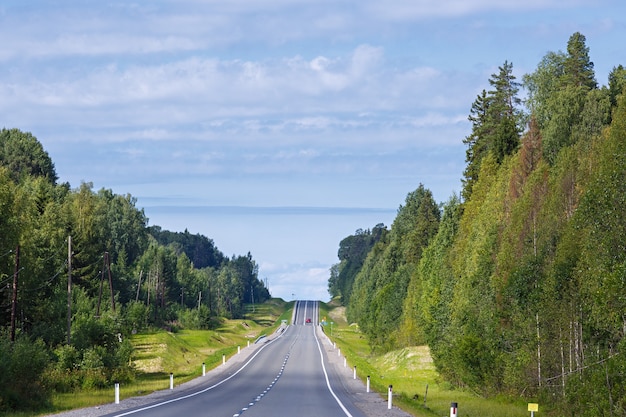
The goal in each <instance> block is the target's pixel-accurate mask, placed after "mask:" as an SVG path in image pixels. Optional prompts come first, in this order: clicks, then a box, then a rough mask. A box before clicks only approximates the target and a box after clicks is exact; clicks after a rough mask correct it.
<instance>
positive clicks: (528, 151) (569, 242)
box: [329, 33, 626, 416]
mask: <svg viewBox="0 0 626 417" xmlns="http://www.w3.org/2000/svg"><path fill="white" fill-rule="evenodd" d="M585 42H586V39H585V37H584V36H583V35H582V34H580V33H574V34H573V35H572V36H571V37H570V39H569V41H568V43H567V51H566V52H561V51H559V52H549V53H548V54H546V56H545V57H544V58H543V59H542V60H541V62H540V63H539V64H538V66H537V68H536V70H535V71H534V72H533V73H531V74H526V75H524V76H523V77H522V82H521V83H519V82H518V81H517V79H516V77H515V76H514V75H513V64H512V63H510V62H507V61H505V63H504V64H503V65H502V66H501V67H499V71H498V72H496V73H495V74H493V75H492V76H491V78H490V79H489V85H490V87H491V88H490V90H488V91H487V90H486V91H483V92H482V93H481V94H479V95H478V96H477V98H476V100H475V101H474V103H473V104H472V105H471V108H470V114H469V120H470V122H471V124H472V130H471V133H470V135H469V136H468V137H466V138H465V139H464V143H465V144H466V145H467V153H466V162H467V165H466V169H465V171H464V176H463V179H462V183H463V189H462V192H461V195H460V196H456V195H453V196H451V197H450V198H449V200H448V201H446V202H445V203H443V204H441V205H440V206H439V205H437V204H436V203H435V202H434V201H433V199H432V195H431V193H430V192H429V191H428V190H427V189H426V188H424V186H423V185H420V186H419V188H418V189H417V190H416V191H414V192H411V193H409V194H408V196H407V199H406V202H405V204H404V205H402V206H400V208H399V209H398V213H397V217H396V219H395V220H394V222H393V224H392V226H391V229H390V230H387V229H386V228H384V226H377V227H376V229H377V230H379V232H380V233H377V235H376V238H373V237H372V235H371V234H365V236H364V234H363V233H357V234H356V235H355V236H351V237H348V238H346V239H344V240H343V241H342V242H341V243H340V250H339V258H340V262H339V263H338V264H337V265H335V266H334V267H333V269H332V271H331V278H330V280H329V290H330V292H331V295H334V296H335V295H338V296H341V297H342V300H343V301H344V303H345V304H346V307H347V314H348V318H349V320H351V321H353V322H356V323H358V324H359V326H360V328H361V330H362V331H363V332H364V333H365V335H366V336H367V338H368V340H369V343H370V345H371V347H372V349H374V350H376V351H388V350H391V349H396V348H400V347H402V346H406V345H413V344H428V345H429V346H430V349H431V353H432V355H433V358H434V361H435V364H436V366H437V368H438V370H439V372H440V373H441V375H442V376H443V377H444V378H445V379H446V380H448V381H449V382H450V383H452V384H454V385H457V386H461V387H467V388H469V389H471V390H473V391H475V392H478V393H481V394H483V395H499V394H505V395H512V396H522V397H526V398H528V399H533V400H539V401H541V402H542V403H544V404H550V405H551V406H552V407H553V408H554V409H555V410H556V412H557V413H558V414H559V415H578V416H582V415H585V416H600V415H603V416H606V415H613V416H618V415H620V416H623V415H626V358H625V356H624V355H626V339H625V333H626V296H625V294H626V94H624V92H625V90H624V87H625V86H626V70H625V69H624V67H623V66H621V65H619V66H616V67H614V68H613V70H612V71H611V73H610V75H609V80H608V84H607V86H602V87H598V83H597V82H596V80H595V74H594V70H593V68H594V65H593V62H592V61H591V60H590V57H589V49H588V47H587V46H586V43H585ZM521 88H523V89H525V91H526V95H527V99H526V101H525V102H524V103H522V102H521V100H520V98H519V95H518V94H519V91H520V89H521ZM365 238H367V239H365ZM364 240H365V243H362V245H361V246H360V248H361V249H362V251H361V252H359V254H358V256H359V257H358V262H359V263H358V267H356V268H355V264H354V259H355V258H352V257H347V256H345V253H351V251H352V250H353V242H355V241H364Z"/></svg>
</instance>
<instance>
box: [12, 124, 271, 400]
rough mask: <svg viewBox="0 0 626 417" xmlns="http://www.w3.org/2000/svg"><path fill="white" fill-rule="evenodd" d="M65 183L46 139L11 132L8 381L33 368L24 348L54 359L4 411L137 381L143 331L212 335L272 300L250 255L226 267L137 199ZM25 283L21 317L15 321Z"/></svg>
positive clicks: (28, 376) (17, 390) (31, 375)
mask: <svg viewBox="0 0 626 417" xmlns="http://www.w3.org/2000/svg"><path fill="white" fill-rule="evenodd" d="M56 180H57V176H56V173H55V171H54V165H53V164H52V161H51V160H50V158H49V156H48V154H47V153H46V152H45V151H44V150H43V147H42V146H41V144H40V143H39V142H38V141H37V139H36V138H35V137H33V136H32V135H31V134H30V133H23V132H20V131H19V130H17V129H12V130H6V129H3V130H2V131H0V296H1V297H2V299H3V300H6V301H8V304H7V303H5V304H4V307H8V308H3V309H2V311H1V312H0V330H1V331H2V332H3V334H4V333H6V334H7V335H12V334H13V333H17V334H18V338H19V341H16V342H14V343H13V344H11V343H9V344H8V345H6V346H5V345H3V346H2V352H1V353H2V359H0V362H2V365H1V366H2V371H3V375H5V374H6V375H10V376H14V374H15V373H16V372H17V371H16V370H15V369H17V368H18V367H19V366H22V365H23V364H22V363H21V362H20V361H19V360H17V359H15V358H13V355H14V354H15V352H17V351H19V350H20V349H21V350H24V349H33V351H32V352H31V353H32V356H33V361H34V362H33V363H34V364H36V365H39V358H40V356H38V355H39V353H40V352H39V351H40V350H41V351H42V352H43V353H45V355H46V360H47V359H48V358H51V360H52V363H51V364H50V366H48V367H46V364H45V363H43V364H41V367H40V369H38V370H37V372H26V371H23V372H22V371H20V372H21V374H22V376H20V377H19V378H17V377H16V381H17V382H15V383H11V384H12V386H13V388H12V390H10V391H7V390H5V391H3V392H2V394H1V395H2V396H1V397H0V398H1V399H0V410H16V409H17V408H24V409H28V408H29V407H35V408H36V407H41V406H42V405H43V404H44V403H45V401H46V398H47V396H48V395H49V394H50V393H51V392H54V391H56V392H72V391H74V390H77V389H81V388H86V389H92V388H98V387H102V386H105V385H106V384H109V383H111V381H112V379H113V378H115V379H121V378H124V379H132V378H133V372H134V371H133V369H132V368H131V366H130V357H131V353H132V347H131V345H130V344H129V343H128V342H127V339H128V336H129V335H130V334H131V333H132V332H133V331H138V330H141V329H147V328H151V327H165V328H170V329H174V328H180V327H181V326H184V327H187V328H201V329H205V328H208V327H209V326H215V323H218V322H219V320H220V318H219V316H222V315H227V316H229V317H241V316H242V315H243V313H244V304H245V303H252V302H254V303H263V302H264V301H265V300H267V299H269V297H270V295H269V291H268V290H267V288H266V287H265V285H264V284H263V282H261V281H260V280H259V279H258V267H257V265H256V262H255V261H254V260H253V259H252V256H251V255H250V254H249V253H248V254H247V255H246V256H233V257H232V259H227V258H224V256H223V255H222V254H221V252H219V251H218V250H217V249H216V247H215V246H214V245H213V241H212V240H210V239H208V238H206V237H203V236H201V235H194V236H192V235H190V234H189V233H188V232H187V231H185V232H184V233H171V232H168V231H163V230H161V229H160V228H159V227H158V226H153V227H151V228H148V227H147V218H146V216H145V214H144V212H143V210H141V209H138V208H137V207H136V203H137V200H136V199H135V198H134V197H132V196H131V195H125V196H121V195H116V194H114V193H113V192H112V191H111V190H108V189H104V188H103V189H101V190H99V191H94V190H93V185H92V184H91V183H82V184H80V186H79V187H78V188H77V189H74V190H72V189H70V186H69V184H60V185H59V184H56ZM70 237H71V255H69V258H70V259H68V249H70V244H69V243H70V240H69V238H70ZM157 239H158V240H157ZM18 251H19V257H18ZM195 261H197V262H198V265H201V266H207V267H205V268H203V269H199V268H198V266H197V265H194V262H195ZM69 262H71V266H72V269H71V278H72V288H71V309H70V314H71V315H70V317H69V320H70V335H69V339H70V344H69V345H68V344H66V343H67V340H68V334H67V332H68V328H67V323H68V322H67V320H68V292H67V283H68V275H69V272H70V271H69V270H68V269H69V268H68V264H69ZM16 263H18V267H17V274H16V273H15V268H16V267H15V265H16ZM14 276H15V277H16V278H17V283H18V284H17V288H18V289H17V299H16V303H15V304H14V305H15V306H16V311H17V312H18V314H17V315H14V316H12V315H11V311H12V308H11V307H13V305H12V304H13V301H12V295H13V291H12V290H13V286H12V285H11V284H12V282H13V278H14ZM30 340H38V342H36V343H33V342H29V341H30ZM2 343H5V341H3V342H2ZM12 358H13V359H12ZM9 359H11V360H12V362H11V363H9V362H8V360H9ZM25 387H26V388H25ZM28 390H30V391H31V394H32V396H31V397H26V396H25V394H24V393H25V392H27V391H28Z"/></svg>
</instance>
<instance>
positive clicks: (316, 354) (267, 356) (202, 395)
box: [106, 301, 365, 417]
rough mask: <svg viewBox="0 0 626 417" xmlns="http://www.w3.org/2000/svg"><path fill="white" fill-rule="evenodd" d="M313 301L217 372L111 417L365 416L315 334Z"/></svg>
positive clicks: (301, 304)
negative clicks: (245, 356) (239, 359)
mask: <svg viewBox="0 0 626 417" xmlns="http://www.w3.org/2000/svg"><path fill="white" fill-rule="evenodd" d="M318 317H319V311H318V303H317V302H316V301H299V302H297V303H296V307H295V309H294V315H293V318H292V325H291V326H288V327H287V328H286V329H285V330H284V332H282V334H280V335H279V336H278V337H274V338H272V339H271V340H267V341H265V342H263V341H261V342H260V343H264V344H263V346H261V347H259V348H258V349H256V351H255V353H254V354H253V355H251V356H250V357H249V359H247V361H246V362H242V364H241V365H240V366H238V367H236V368H233V369H232V371H231V372H229V373H228V374H223V375H220V377H219V378H213V379H211V380H206V382H204V383H203V384H200V385H195V386H194V387H193V388H189V389H184V390H179V391H175V392H174V393H172V395H171V396H167V397H164V398H162V399H160V400H158V401H155V402H153V403H150V404H147V405H143V406H138V407H135V408H131V409H126V410H124V411H118V412H114V413H110V414H106V416H109V417H113V416H116V417H122V416H133V417H144V416H150V417H166V416H168V417H169V416H180V417H183V416H184V417H195V416H198V417H199V416H202V417H213V416H215V417H218V416H219V417H231V416H233V417H234V416H242V417H270V416H272V417H273V416H279V415H280V416H291V415H293V416H298V417H309V416H311V417H313V416H315V417H317V416H338V417H343V416H348V417H365V414H363V413H362V412H361V411H360V410H359V409H358V408H356V407H355V405H354V404H353V403H352V400H351V397H350V394H349V393H347V392H346V390H345V386H344V385H343V384H342V383H341V382H340V376H339V375H338V374H337V372H336V370H335V368H333V367H329V366H328V365H327V364H328V358H327V357H326V352H325V349H323V348H322V341H321V340H320V339H319V338H318V336H317V334H316V326H317V323H318Z"/></svg>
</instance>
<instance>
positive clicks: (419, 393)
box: [20, 300, 529, 417]
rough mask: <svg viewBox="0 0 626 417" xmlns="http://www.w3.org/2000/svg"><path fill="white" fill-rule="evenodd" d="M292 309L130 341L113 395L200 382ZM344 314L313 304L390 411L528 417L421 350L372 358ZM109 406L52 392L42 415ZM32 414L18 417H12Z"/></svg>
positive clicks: (272, 307) (275, 306)
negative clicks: (124, 378) (456, 382)
mask: <svg viewBox="0 0 626 417" xmlns="http://www.w3.org/2000/svg"><path fill="white" fill-rule="evenodd" d="M292 307H293V303H282V302H279V301H276V300H273V301H270V302H268V303H266V304H263V305H256V306H255V308H254V310H255V311H254V312H252V311H251V310H249V311H248V314H247V317H248V318H247V319H245V320H228V321H225V322H223V323H222V325H221V326H220V328H218V329H215V330H210V331H200V330H183V331H179V332H176V333H169V332H165V331H158V332H151V333H142V334H138V335H135V336H133V339H132V340H133V344H134V346H135V348H136V353H135V357H134V364H135V366H136V368H137V370H138V371H139V372H138V373H137V377H136V379H135V381H133V383H132V384H127V385H123V386H121V388H120V397H121V398H122V399H124V398H128V397H133V396H138V395H146V394H148V393H150V392H153V391H156V390H161V389H167V388H168V387H169V374H170V372H172V373H174V383H175V385H178V384H181V383H183V382H186V381H189V380H191V379H193V378H195V377H198V376H200V375H201V374H202V363H203V362H204V363H205V364H206V367H207V370H208V369H212V368H214V367H216V366H218V365H219V364H220V363H221V362H222V355H226V357H227V358H228V357H230V356H231V355H233V354H235V353H236V352H237V346H242V347H244V346H246V345H247V341H248V340H250V341H251V343H252V342H253V341H254V340H255V339H256V338H257V337H258V336H260V335H262V334H269V333H271V332H272V331H274V329H275V328H276V327H277V326H278V324H279V323H280V321H281V320H282V319H288V320H289V319H290V318H291V309H292ZM344 311H345V310H344V308H343V307H340V306H338V305H336V304H335V303H332V302H331V303H329V304H324V303H321V309H320V316H321V317H320V319H321V318H323V317H326V318H327V321H328V322H330V321H332V322H333V326H332V327H333V328H332V339H333V341H335V342H336V343H337V345H338V346H339V347H340V348H341V352H342V354H344V355H345V356H346V358H347V360H348V363H349V364H350V367H352V366H354V365H356V366H357V374H358V376H359V378H361V379H365V378H366V377H367V375H370V381H371V386H372V389H373V390H375V391H376V392H379V393H386V392H387V388H388V386H389V385H393V391H394V405H397V406H399V407H401V408H403V409H404V410H406V411H407V412H409V413H410V414H412V415H414V416H417V417H432V416H446V415H449V413H450V403H451V402H457V403H458V404H459V415H460V416H465V417H471V416H482V417H500V416H511V417H518V416H519V417H522V416H524V417H527V416H528V415H529V413H528V411H526V410H527V403H526V402H525V401H518V402H511V401H509V400H504V399H485V398H482V397H480V396H477V395H475V394H473V393H471V392H467V391H464V390H458V389H454V388H453V387H451V386H450V385H449V384H447V383H445V382H444V381H442V380H441V378H440V377H439V375H438V373H437V371H436V370H435V367H434V365H433V363H432V359H431V357H430V354H429V351H428V348H427V347H425V346H419V347H410V348H404V349H400V350H397V351H393V352H390V353H387V354H385V355H374V354H372V352H371V349H370V348H369V346H368V344H367V341H366V339H365V337H364V336H363V335H362V334H361V332H360V331H359V330H358V327H357V326H356V325H350V324H349V323H347V322H346V319H345V314H344ZM329 327H330V326H327V328H326V332H327V334H329V335H330V328H329ZM426 387H428V392H426V389H427V388H426ZM385 398H386V397H385ZM112 401H113V390H112V388H111V389H104V390H95V391H82V392H78V393H71V394H58V395H56V396H55V397H54V398H53V407H54V409H53V410H48V412H47V413H51V412H59V411H64V410H68V409H75V408H82V407H90V406H95V405H98V404H105V403H109V402H112ZM32 415H33V414H20V417H30V416H32Z"/></svg>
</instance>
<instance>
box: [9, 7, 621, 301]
mask: <svg viewBox="0 0 626 417" xmlns="http://www.w3.org/2000/svg"><path fill="white" fill-rule="evenodd" d="M625 4H626V3H624V2H623V1H622V0H595V1H590V0H589V1H578V0H572V1H561V0H559V1H557V0H525V1H517V0H514V1H503V0H498V1H496V0H476V1H468V0H440V1H430V0H428V1H427V0H412V1H410V0H386V1H384V2H382V1H374V0H358V1H356V0H334V1H330V0H315V1H313V0H228V1H223V0H220V1H217V0H215V1H214V0H175V1H174V0H171V1H164V0H161V1H159V0H155V1H150V2H147V1H146V2H122V1H116V0H111V1H106V2H102V1H78V0H76V1H55V2H51V1H28V2H25V1H22V0H9V1H4V2H3V3H2V5H0V126H1V127H7V128H13V127H16V128H19V129H21V130H23V131H29V132H31V133H32V134H33V135H35V136H36V137H37V138H38V139H39V140H40V141H41V142H42V144H43V145H44V147H45V149H46V150H47V151H48V152H49V154H50V155H51V157H52V159H53V161H54V162H55V165H56V170H57V173H58V174H59V177H60V181H62V182H65V181H68V182H69V183H70V184H71V185H72V186H73V187H78V186H79V185H80V183H81V181H85V182H92V183H93V184H94V189H96V190H97V189H99V188H102V187H105V188H111V189H112V190H113V191H114V192H116V193H118V194H127V193H130V194H132V195H133V196H135V197H137V199H138V206H139V207H140V208H144V209H145V212H146V214H147V216H148V217H149V219H150V224H151V225H154V224H156V225H159V226H162V227H163V228H165V229H169V230H174V231H182V230H184V229H185V228H187V229H188V230H189V231H190V232H192V233H201V234H204V235H206V236H208V237H210V238H212V239H214V241H215V243H216V245H217V247H218V248H219V249H220V250H221V251H222V252H224V253H225V254H226V255H228V256H230V255H233V254H245V253H247V252H248V251H249V252H251V253H252V256H253V258H254V259H255V260H256V262H257V263H258V264H259V276H260V278H267V279H268V281H269V283H270V291H271V292H272V294H273V295H274V296H279V297H282V298H285V299H291V298H292V297H296V298H317V299H322V300H326V299H328V295H327V292H326V282H327V279H328V269H329V268H330V266H331V265H332V264H333V263H336V262H337V261H338V260H337V258H336V253H337V249H338V244H339V241H340V240H341V239H342V238H343V237H345V236H347V235H349V234H352V233H354V231H355V230H356V229H358V228H363V229H366V228H371V227H373V226H374V225H376V224H377V223H384V224H386V225H391V222H392V221H393V218H394V217H395V213H396V210H397V208H398V207H399V205H400V204H402V203H403V201H404V198H405V196H406V195H407V193H409V192H410V191H413V190H414V189H416V188H417V187H418V186H419V184H420V183H423V184H424V186H425V187H427V188H429V189H430V190H432V192H433V194H434V196H435V198H436V199H437V200H438V201H441V202H443V201H445V200H447V199H448V198H449V197H450V196H451V195H452V194H453V193H455V192H456V193H458V192H459V191H460V188H461V187H460V184H461V183H460V178H461V174H462V171H463V168H464V159H465V147H464V145H463V143H462V140H463V138H464V137H465V136H466V135H467V134H468V132H469V123H468V121H467V115H468V113H469V109H470V106H471V103H472V102H473V101H474V99H475V97H476V95H477V94H478V93H479V92H480V91H481V90H482V89H488V88H489V85H488V79H489V77H490V75H491V74H493V73H494V72H497V68H498V66H499V65H502V63H503V62H504V61H505V60H506V61H509V62H512V63H513V72H514V74H515V75H516V76H517V77H518V79H519V80H521V77H522V75H523V74H525V73H529V72H532V71H533V70H534V69H535V68H536V66H537V64H538V63H539V61H540V59H541V58H542V57H543V56H544V55H545V54H546V53H547V52H548V51H558V50H565V49H566V45H567V40H568V38H569V36H570V35H571V34H572V33H574V32H576V31H579V32H581V33H583V34H584V35H585V36H586V38H587V45H588V46H589V48H590V56H591V59H592V61H593V62H594V64H595V70H596V78H597V80H598V82H599V83H600V84H601V85H605V84H606V83H607V76H608V73H609V72H610V70H611V69H612V68H613V67H614V66H617V65H619V64H626V48H625V47H624V40H626V17H625V16H626V5H625ZM522 93H523V92H522Z"/></svg>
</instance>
